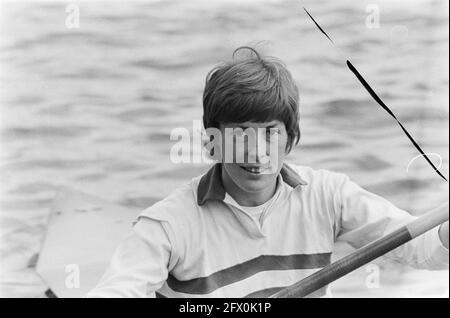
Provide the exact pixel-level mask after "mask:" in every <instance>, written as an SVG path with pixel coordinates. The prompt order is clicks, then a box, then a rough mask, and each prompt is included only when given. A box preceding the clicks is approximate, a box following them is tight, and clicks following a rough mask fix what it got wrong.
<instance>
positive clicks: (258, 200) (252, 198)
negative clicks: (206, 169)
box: [222, 167, 277, 206]
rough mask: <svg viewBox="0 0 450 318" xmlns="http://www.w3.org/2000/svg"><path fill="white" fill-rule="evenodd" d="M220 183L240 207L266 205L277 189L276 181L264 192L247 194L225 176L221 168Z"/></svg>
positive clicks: (247, 192)
mask: <svg viewBox="0 0 450 318" xmlns="http://www.w3.org/2000/svg"><path fill="white" fill-rule="evenodd" d="M222 183H223V186H224V188H225V191H226V192H227V193H228V194H229V195H231V196H232V197H233V199H234V200H235V201H236V202H237V203H239V204H240V205H242V206H258V205H261V204H264V203H266V202H267V201H269V199H270V198H271V197H272V196H273V195H274V194H275V191H276V188H277V180H276V179H275V182H274V183H273V184H272V185H271V186H270V187H267V188H265V189H264V190H261V191H257V192H249V191H245V190H244V189H241V188H240V187H239V186H238V185H237V184H236V183H235V182H234V181H233V180H232V179H231V178H230V177H229V176H228V174H227V172H226V171H225V169H223V167H222Z"/></svg>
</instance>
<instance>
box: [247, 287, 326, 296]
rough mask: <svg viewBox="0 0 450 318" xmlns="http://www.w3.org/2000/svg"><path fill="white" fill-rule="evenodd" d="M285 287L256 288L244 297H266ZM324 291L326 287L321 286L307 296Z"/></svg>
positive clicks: (317, 294) (321, 293)
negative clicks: (256, 289)
mask: <svg viewBox="0 0 450 318" xmlns="http://www.w3.org/2000/svg"><path fill="white" fill-rule="evenodd" d="M286 287H288V286H286ZM286 287H273V288H266V289H262V290H258V291H255V292H253V293H251V294H248V295H247V296H245V297H244V298H268V297H270V296H272V295H273V294H275V293H277V292H279V291H280V290H282V289H283V288H286ZM326 293H327V288H326V286H325V287H322V288H320V289H318V290H316V291H315V292H313V293H311V294H310V295H308V296H307V297H308V298H313V297H322V296H324V295H325V294H326Z"/></svg>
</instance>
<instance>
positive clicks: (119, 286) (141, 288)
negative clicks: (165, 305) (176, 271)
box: [87, 217, 171, 297]
mask: <svg viewBox="0 0 450 318" xmlns="http://www.w3.org/2000/svg"><path fill="white" fill-rule="evenodd" d="M170 255H171V244H170V240H169V238H168V236H167V233H166V232H165V230H164V227H163V225H162V223H161V222H159V221H156V220H152V219H149V218H145V217H141V218H139V220H138V222H137V223H136V224H135V225H134V227H133V230H132V232H131V233H130V235H129V236H128V237H127V238H126V239H125V240H124V241H123V242H122V243H121V244H120V245H119V247H118V248H117V250H116V251H115V253H114V255H113V257H112V260H111V262H110V265H109V268H108V269H107V271H106V273H105V274H104V275H103V277H102V278H101V280H100V283H99V284H98V285H97V286H96V287H95V288H94V289H93V290H91V291H90V292H89V293H88V294H87V297H148V296H149V294H150V295H151V296H154V292H155V291H156V290H158V289H159V288H160V287H161V286H162V285H163V284H164V282H165V280H166V279H167V276H168V272H169V267H170V264H169V263H170Z"/></svg>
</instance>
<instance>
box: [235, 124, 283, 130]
mask: <svg viewBox="0 0 450 318" xmlns="http://www.w3.org/2000/svg"><path fill="white" fill-rule="evenodd" d="M278 125H279V124H278V123H270V124H269V125H267V126H265V127H258V128H263V129H267V128H276V127H277V126H278ZM236 127H237V128H241V129H243V130H245V129H247V128H250V126H245V125H238V126H236Z"/></svg>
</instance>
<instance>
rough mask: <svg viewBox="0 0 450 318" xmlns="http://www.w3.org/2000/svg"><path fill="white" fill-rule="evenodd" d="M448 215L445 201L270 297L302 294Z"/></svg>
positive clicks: (420, 231)
mask: <svg viewBox="0 0 450 318" xmlns="http://www.w3.org/2000/svg"><path fill="white" fill-rule="evenodd" d="M448 219H449V207H448V202H447V203H445V204H443V205H441V206H439V207H437V208H435V209H433V210H431V211H429V212H428V213H426V214H425V215H423V216H421V217H419V218H418V219H416V220H414V221H412V222H411V223H409V224H407V225H405V226H402V227H400V228H399V229H398V230H396V231H394V232H392V233H390V234H387V235H385V236H383V237H381V238H380V239H378V240H376V241H373V242H372V243H369V244H368V245H366V246H364V247H362V248H360V249H358V250H356V251H355V252H353V253H351V254H350V255H348V256H346V257H344V258H342V259H340V260H338V261H336V262H334V263H331V264H330V265H328V266H326V267H324V268H322V269H321V270H319V271H317V272H315V273H314V274H312V275H310V276H308V277H306V278H305V279H303V280H301V281H299V282H298V283H295V284H293V285H291V286H289V287H286V288H284V289H282V290H280V291H279V292H277V293H275V294H273V295H272V296H271V298H292V297H305V296H307V295H309V294H311V293H312V292H314V291H316V290H318V289H319V288H322V287H324V286H326V285H327V284H329V283H331V282H333V281H335V280H337V279H339V278H341V277H342V276H344V275H347V274H348V273H350V272H352V271H354V270H355V269H357V268H359V267H361V266H363V265H365V264H367V263H369V262H371V261H373V260H374V259H376V258H378V257H380V256H382V255H384V254H386V253H388V252H390V251H392V250H393V249H395V248H397V247H399V246H401V245H403V244H405V243H407V242H409V241H410V240H412V239H414V238H416V237H418V236H419V235H422V234H424V233H425V232H427V231H429V230H431V229H432V228H434V227H435V226H438V225H440V224H442V223H444V222H446V221H448Z"/></svg>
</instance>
